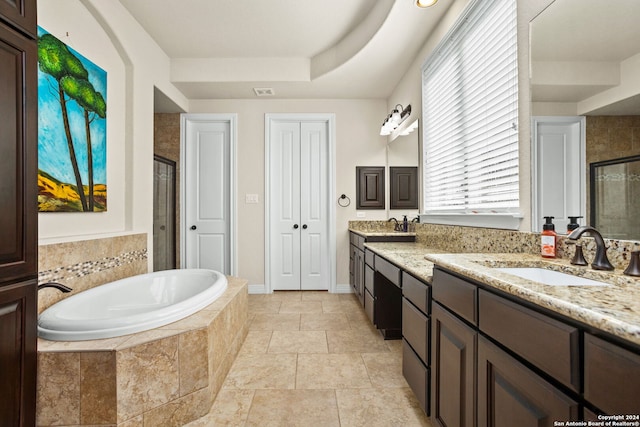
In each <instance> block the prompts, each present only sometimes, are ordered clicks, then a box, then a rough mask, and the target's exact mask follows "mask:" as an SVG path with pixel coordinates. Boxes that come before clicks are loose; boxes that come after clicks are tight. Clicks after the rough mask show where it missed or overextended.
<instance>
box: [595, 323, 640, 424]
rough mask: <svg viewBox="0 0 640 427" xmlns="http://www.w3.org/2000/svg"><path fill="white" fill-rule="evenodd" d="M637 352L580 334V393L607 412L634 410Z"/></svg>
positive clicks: (639, 374)
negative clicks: (582, 361)
mask: <svg viewBox="0 0 640 427" xmlns="http://www.w3.org/2000/svg"><path fill="white" fill-rule="evenodd" d="M638 378H640V355H638V354H635V353H632V352H631V351H629V350H626V349H624V348H622V347H619V346H617V345H615V344H612V343H610V342H607V341H604V340H602V339H600V338H596V337H594V336H593V335H590V334H584V397H585V398H586V399H587V400H588V401H589V402H591V403H592V404H593V405H595V406H596V407H598V408H599V409H601V410H602V411H604V412H605V413H607V414H638V410H639V409H640V403H638V399H639V396H640V381H638Z"/></svg>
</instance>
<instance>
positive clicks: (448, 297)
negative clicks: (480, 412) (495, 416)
mask: <svg viewBox="0 0 640 427" xmlns="http://www.w3.org/2000/svg"><path fill="white" fill-rule="evenodd" d="M432 290H433V306H432V315H431V316H432V343H431V345H432V348H431V351H432V355H431V363H432V365H431V368H432V389H431V417H432V419H433V421H434V422H435V424H436V425H441V426H461V427H473V426H475V422H476V352H477V341H478V333H477V328H476V322H475V313H476V311H475V301H476V295H477V289H476V287H475V286H473V285H472V284H470V283H467V282H465V281H463V280H461V279H459V278H458V277H455V276H452V275H449V274H447V273H444V272H442V271H441V270H435V271H434V275H433V289H432ZM467 318H471V319H472V320H471V322H469V321H468V319H467Z"/></svg>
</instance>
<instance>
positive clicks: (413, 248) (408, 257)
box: [364, 242, 442, 283]
mask: <svg viewBox="0 0 640 427" xmlns="http://www.w3.org/2000/svg"><path fill="white" fill-rule="evenodd" d="M364 246H365V248H369V249H371V250H372V251H374V252H375V253H376V254H378V255H380V256H382V257H384V258H386V259H387V260H389V261H391V262H392V263H394V264H395V265H398V266H401V267H402V269H403V270H406V271H407V272H409V273H411V274H412V275H414V276H415V277H417V278H418V279H421V280H423V281H425V282H427V283H431V280H432V279H433V262H431V261H429V260H428V259H426V258H425V255H426V254H429V253H442V251H440V250H437V249H434V248H432V247H429V246H428V245H425V244H421V243H414V242H379V243H378V242H376V243H368V242H367V243H365V244H364Z"/></svg>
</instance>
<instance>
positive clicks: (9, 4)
mask: <svg viewBox="0 0 640 427" xmlns="http://www.w3.org/2000/svg"><path fill="white" fill-rule="evenodd" d="M0 17H1V18H2V19H3V20H5V21H6V22H8V23H9V24H10V25H11V26H14V27H16V28H18V29H19V30H20V31H23V32H25V33H26V34H28V35H29V36H30V37H31V38H35V37H36V36H37V24H36V21H37V13H36V1H35V0H3V1H0Z"/></svg>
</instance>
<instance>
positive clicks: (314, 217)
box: [300, 123, 329, 290]
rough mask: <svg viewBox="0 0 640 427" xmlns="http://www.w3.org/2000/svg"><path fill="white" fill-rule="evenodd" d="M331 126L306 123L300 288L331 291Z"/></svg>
mask: <svg viewBox="0 0 640 427" xmlns="http://www.w3.org/2000/svg"><path fill="white" fill-rule="evenodd" d="M327 144H328V138H327V124H326V123H302V124H301V146H300V165H301V166H300V185H301V189H300V221H301V223H302V226H301V231H300V242H301V243H300V246H301V250H300V288H301V289H303V290H309V289H328V284H329V278H328V272H329V266H328V256H327V254H328V253H329V252H328V251H329V246H328V240H327V235H328V221H327V212H328V210H327V196H326V195H327V171H328V156H327V152H328V150H327V148H328V146H327Z"/></svg>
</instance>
